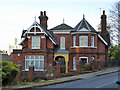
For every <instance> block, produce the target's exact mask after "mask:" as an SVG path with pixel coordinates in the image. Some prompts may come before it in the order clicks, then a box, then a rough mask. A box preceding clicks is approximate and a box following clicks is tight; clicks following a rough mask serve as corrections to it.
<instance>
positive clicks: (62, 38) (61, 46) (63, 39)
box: [60, 37, 65, 49]
mask: <svg viewBox="0 0 120 90" xmlns="http://www.w3.org/2000/svg"><path fill="white" fill-rule="evenodd" d="M60 49H65V37H60Z"/></svg>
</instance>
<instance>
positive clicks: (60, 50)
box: [55, 49, 70, 53]
mask: <svg viewBox="0 0 120 90" xmlns="http://www.w3.org/2000/svg"><path fill="white" fill-rule="evenodd" d="M55 53H70V52H69V51H68V50H66V49H58V50H57V51H55Z"/></svg>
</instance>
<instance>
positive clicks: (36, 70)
mask: <svg viewBox="0 0 120 90" xmlns="http://www.w3.org/2000/svg"><path fill="white" fill-rule="evenodd" d="M22 71H26V72H29V70H22ZM34 71H47V70H34Z"/></svg>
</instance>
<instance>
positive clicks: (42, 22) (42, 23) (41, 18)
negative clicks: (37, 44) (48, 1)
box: [38, 11, 48, 30]
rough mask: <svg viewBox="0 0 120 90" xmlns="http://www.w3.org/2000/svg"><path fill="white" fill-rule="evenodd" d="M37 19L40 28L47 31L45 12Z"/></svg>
mask: <svg viewBox="0 0 120 90" xmlns="http://www.w3.org/2000/svg"><path fill="white" fill-rule="evenodd" d="M38 18H39V19H40V25H41V27H42V28H44V29H46V30H47V20H48V17H47V16H46V11H44V13H43V12H42V11H41V12H40V16H39V17H38Z"/></svg>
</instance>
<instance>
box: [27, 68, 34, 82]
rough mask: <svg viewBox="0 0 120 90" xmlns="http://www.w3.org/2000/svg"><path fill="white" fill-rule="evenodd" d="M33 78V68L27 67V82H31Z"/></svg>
mask: <svg viewBox="0 0 120 90" xmlns="http://www.w3.org/2000/svg"><path fill="white" fill-rule="evenodd" d="M33 76H34V66H29V72H28V80H29V81H30V82H31V81H32V80H33Z"/></svg>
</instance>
